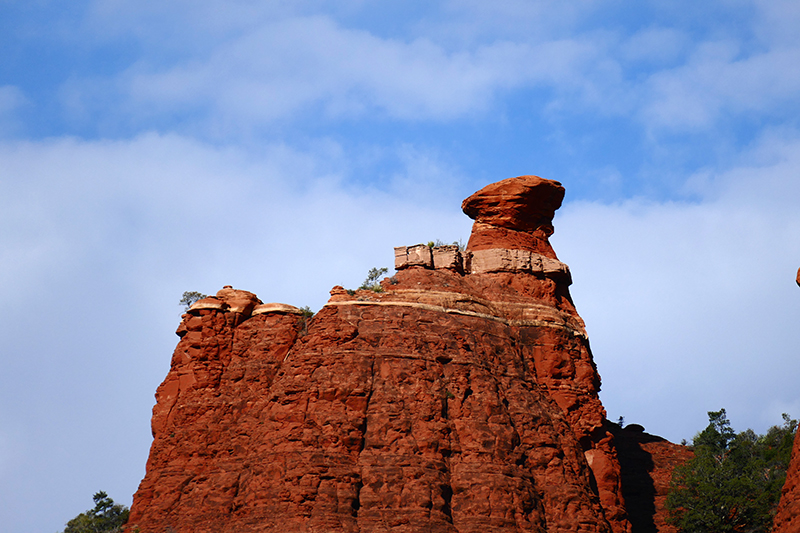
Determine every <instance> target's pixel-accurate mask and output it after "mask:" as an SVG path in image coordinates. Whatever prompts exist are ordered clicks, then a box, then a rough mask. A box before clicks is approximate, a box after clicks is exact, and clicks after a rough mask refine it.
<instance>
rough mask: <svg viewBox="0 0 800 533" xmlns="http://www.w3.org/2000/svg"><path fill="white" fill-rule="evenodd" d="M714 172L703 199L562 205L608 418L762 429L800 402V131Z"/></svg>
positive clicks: (682, 427) (684, 427)
mask: <svg viewBox="0 0 800 533" xmlns="http://www.w3.org/2000/svg"><path fill="white" fill-rule="evenodd" d="M712 174H713V178H711V179H710V180H709V179H707V180H704V183H705V187H702V188H700V189H697V190H699V191H702V192H703V193H704V195H705V197H704V198H703V199H702V200H701V201H700V202H699V203H680V202H671V203H657V202H653V201H646V200H629V201H625V202H622V203H619V204H598V203H591V202H579V203H568V204H567V205H566V206H565V207H564V208H562V212H561V213H560V214H559V216H558V219H557V220H556V235H555V236H554V243H555V247H556V250H557V251H558V253H559V255H560V257H561V259H562V260H564V261H566V262H567V263H569V264H570V266H571V268H572V271H573V277H574V279H575V285H574V286H573V295H574V297H575V300H576V302H575V303H576V305H577V307H578V310H579V312H580V313H581V315H582V316H583V317H584V319H585V320H586V322H587V327H588V331H589V336H590V339H591V341H592V346H593V349H594V355H595V359H596V361H597V364H598V368H599V371H600V374H601V376H603V383H604V385H603V395H602V397H603V402H604V404H605V406H606V408H607V409H608V410H609V416H610V417H611V418H616V417H617V416H620V415H622V416H625V418H626V419H627V421H628V422H629V423H631V422H638V423H642V424H643V425H645V426H646V427H647V428H648V429H649V430H651V431H653V432H654V433H657V434H661V435H664V436H666V437H667V438H670V439H672V440H680V439H681V438H687V439H691V437H692V436H693V435H694V432H696V431H698V430H699V429H701V428H702V427H703V426H704V425H705V424H706V421H707V420H706V415H705V413H706V411H708V410H716V409H719V408H720V407H726V408H727V409H728V412H729V414H730V418H731V420H732V421H733V423H734V426H735V427H737V428H741V429H745V428H746V427H752V428H753V429H755V430H756V431H764V430H766V428H767V427H768V426H769V425H772V424H778V423H780V422H781V420H780V417H779V416H777V418H776V417H775V416H772V415H774V414H775V411H776V407H775V406H776V405H779V406H780V405H785V406H791V405H795V404H796V402H797V398H796V391H797V388H796V383H795V381H796V379H795V376H797V375H798V374H800V362H799V361H798V358H797V346H798V345H800V334H798V332H800V329H799V328H798V323H800V291H798V288H797V286H796V285H795V283H794V277H795V273H796V272H797V268H798V267H800V238H799V237H798V236H800V212H798V211H797V208H796V198H798V197H800V180H798V179H797V178H798V176H800V141H798V140H797V138H793V139H786V138H782V139H779V138H776V136H775V135H767V136H765V137H764V138H763V139H761V142H760V143H759V144H758V145H757V146H755V147H754V148H753V149H752V150H751V151H749V152H748V153H747V154H743V155H742V161H740V162H739V164H738V165H737V166H736V167H735V168H732V169H730V170H728V171H724V172H714V173H712ZM790 414H792V415H793V416H795V417H798V416H800V413H795V412H790Z"/></svg>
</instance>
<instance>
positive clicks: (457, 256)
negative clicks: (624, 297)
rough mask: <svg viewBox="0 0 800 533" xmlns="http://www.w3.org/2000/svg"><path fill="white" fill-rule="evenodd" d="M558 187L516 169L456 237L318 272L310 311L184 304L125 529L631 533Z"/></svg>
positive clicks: (227, 298)
mask: <svg viewBox="0 0 800 533" xmlns="http://www.w3.org/2000/svg"><path fill="white" fill-rule="evenodd" d="M563 193H564V190H563V188H562V187H561V185H560V184H558V182H554V181H549V180H543V179H542V178H538V177H534V176H524V177H520V178H514V179H510V180H503V181H501V182H498V183H496V184H493V185H490V186H488V187H486V188H484V189H482V190H481V191H478V192H477V193H475V194H474V195H472V196H471V197H470V198H468V199H467V200H465V202H464V211H465V212H466V213H467V214H468V215H469V216H471V217H472V218H474V219H475V224H474V227H473V232H472V236H471V237H470V241H469V244H468V246H467V249H466V250H463V251H462V250H459V249H458V247H457V246H456V247H452V246H447V247H433V248H431V247H428V246H425V245H418V246H410V247H401V248H396V249H395V261H396V263H395V265H396V268H397V270H398V272H397V274H396V275H395V276H393V277H392V278H390V279H386V280H384V281H383V282H382V287H383V291H382V292H374V291H366V290H359V291H347V290H345V289H343V288H342V287H334V289H333V290H332V291H331V298H330V300H329V301H328V303H327V304H326V305H325V306H324V307H323V309H322V310H320V311H319V312H318V313H317V314H316V315H315V316H314V317H313V318H312V319H310V320H308V319H307V318H306V317H304V316H303V315H302V314H301V313H299V310H297V309H296V308H293V307H291V306H282V305H280V304H262V303H261V302H260V301H259V300H258V298H257V297H256V296H255V295H253V294H251V293H247V292H245V291H237V290H234V289H231V288H229V287H228V288H225V289H223V290H222V291H220V292H219V293H217V295H216V296H215V297H211V298H206V299H204V300H201V301H199V302H197V303H196V304H195V305H194V306H192V308H190V309H189V311H188V312H187V313H186V314H185V315H184V317H183V321H182V323H181V325H180V327H179V329H178V335H179V336H181V340H180V342H179V343H178V346H177V348H176V350H175V353H174V355H173V359H172V365H171V368H170V371H169V374H168V375H167V378H166V379H165V381H164V383H162V385H161V386H160V387H159V389H158V391H157V394H156V398H157V405H156V406H155V408H154V410H153V424H152V427H153V437H154V441H153V446H152V449H151V452H150V457H149V459H148V463H147V474H146V476H145V478H144V480H143V481H142V483H141V485H140V487H139V490H138V492H137V493H136V495H135V497H134V502H133V506H132V507H131V514H130V520H129V529H130V530H134V528H139V531H141V532H143V533H144V532H151V531H152V532H155V531H158V532H162V531H175V532H176V533H182V532H201V533H202V532H209V533H210V532H215V533H216V532H255V531H259V532H343V533H344V532H346V533H351V532H352V533H355V532H364V533H366V532H370V533H372V532H376V533H377V532H389V531H391V532H418V531H428V532H447V533H465V532H480V533H486V532H489V531H517V532H537V533H544V532H556V531H558V532H596V533H611V532H612V531H613V532H615V533H620V532H627V531H630V530H631V524H630V522H629V521H628V518H627V514H626V510H625V502H624V498H623V495H624V490H623V489H624V482H625V479H626V478H625V471H624V470H623V469H622V468H621V464H620V456H619V454H618V451H617V450H618V448H617V447H618V444H617V439H618V438H620V437H619V435H615V432H614V430H613V427H612V426H613V424H611V425H610V424H609V423H608V421H607V420H606V417H605V412H604V410H603V406H602V405H601V403H600V400H599V397H598V391H599V389H600V377H599V375H598V373H597V370H596V368H595V365H594V362H593V360H592V356H591V352H590V350H589V345H588V340H587V336H586V332H585V329H584V324H583V321H582V320H581V318H580V317H579V316H578V314H577V312H576V311H575V308H574V306H573V304H572V301H571V299H570V296H569V290H568V285H569V282H570V279H569V275H568V274H569V271H568V270H567V268H566V265H563V263H560V262H559V261H558V259H557V257H556V254H555V252H554V251H553V250H552V247H551V246H550V243H549V241H548V237H549V236H550V235H551V234H552V232H553V228H552V216H553V213H554V212H555V210H556V209H557V208H558V207H559V205H560V203H561V199H562V198H563ZM626 442H627V441H626ZM645 444H647V443H640V446H645ZM665 468H666V467H665Z"/></svg>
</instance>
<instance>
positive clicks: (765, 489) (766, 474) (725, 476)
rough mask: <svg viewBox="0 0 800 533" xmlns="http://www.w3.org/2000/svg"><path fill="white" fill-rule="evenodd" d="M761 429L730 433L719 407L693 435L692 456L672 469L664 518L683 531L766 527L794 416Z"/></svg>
mask: <svg viewBox="0 0 800 533" xmlns="http://www.w3.org/2000/svg"><path fill="white" fill-rule="evenodd" d="M783 418H784V424H783V426H773V427H772V428H770V430H769V431H768V432H767V434H766V435H763V436H759V435H756V433H755V432H753V430H750V429H748V430H747V431H743V432H741V433H739V434H736V433H735V432H734V430H733V429H732V428H731V425H730V422H729V421H728V418H727V416H726V413H725V409H720V410H719V411H710V412H709V413H708V420H709V424H708V427H706V428H705V429H704V430H703V431H701V432H700V433H698V434H697V435H696V436H695V437H694V439H693V446H694V452H695V456H694V458H693V459H692V460H691V461H689V462H688V463H687V464H685V465H682V466H679V467H677V468H676V469H675V471H674V473H673V478H672V490H671V491H670V494H669V495H668V496H667V509H668V510H669V513H670V518H669V520H670V522H671V523H672V524H674V525H675V526H677V527H678V529H679V531H681V532H684V533H728V532H730V533H768V532H769V530H770V529H771V527H772V519H773V517H774V515H775V509H776V507H777V505H778V500H779V499H780V495H781V488H782V487H783V482H784V481H785V479H786V470H787V468H788V466H789V457H790V455H791V449H792V442H793V440H794V432H795V429H796V426H797V421H795V420H791V419H790V418H789V416H788V415H783Z"/></svg>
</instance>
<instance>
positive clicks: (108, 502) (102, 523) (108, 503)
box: [63, 491, 128, 533]
mask: <svg viewBox="0 0 800 533" xmlns="http://www.w3.org/2000/svg"><path fill="white" fill-rule="evenodd" d="M92 499H93V500H94V509H90V510H88V511H86V512H85V513H81V514H79V515H78V516H76V517H75V518H73V519H72V520H70V521H69V522H67V527H66V529H64V532H63V533H118V532H120V531H122V526H123V525H125V522H127V521H128V508H127V507H125V506H124V505H119V504H116V503H114V500H112V499H111V498H109V497H108V494H106V493H105V492H103V491H100V492H98V493H96V494H95V495H94V496H93V498H92Z"/></svg>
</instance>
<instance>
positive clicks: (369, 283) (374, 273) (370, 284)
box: [359, 267, 389, 292]
mask: <svg viewBox="0 0 800 533" xmlns="http://www.w3.org/2000/svg"><path fill="white" fill-rule="evenodd" d="M387 272H389V269H388V268H386V267H382V268H370V269H369V272H368V273H367V279H365V280H364V283H362V284H361V286H360V287H359V290H370V291H375V292H383V287H381V284H380V283H379V281H378V279H379V278H380V277H381V276H383V275H385V274H386V273H387Z"/></svg>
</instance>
